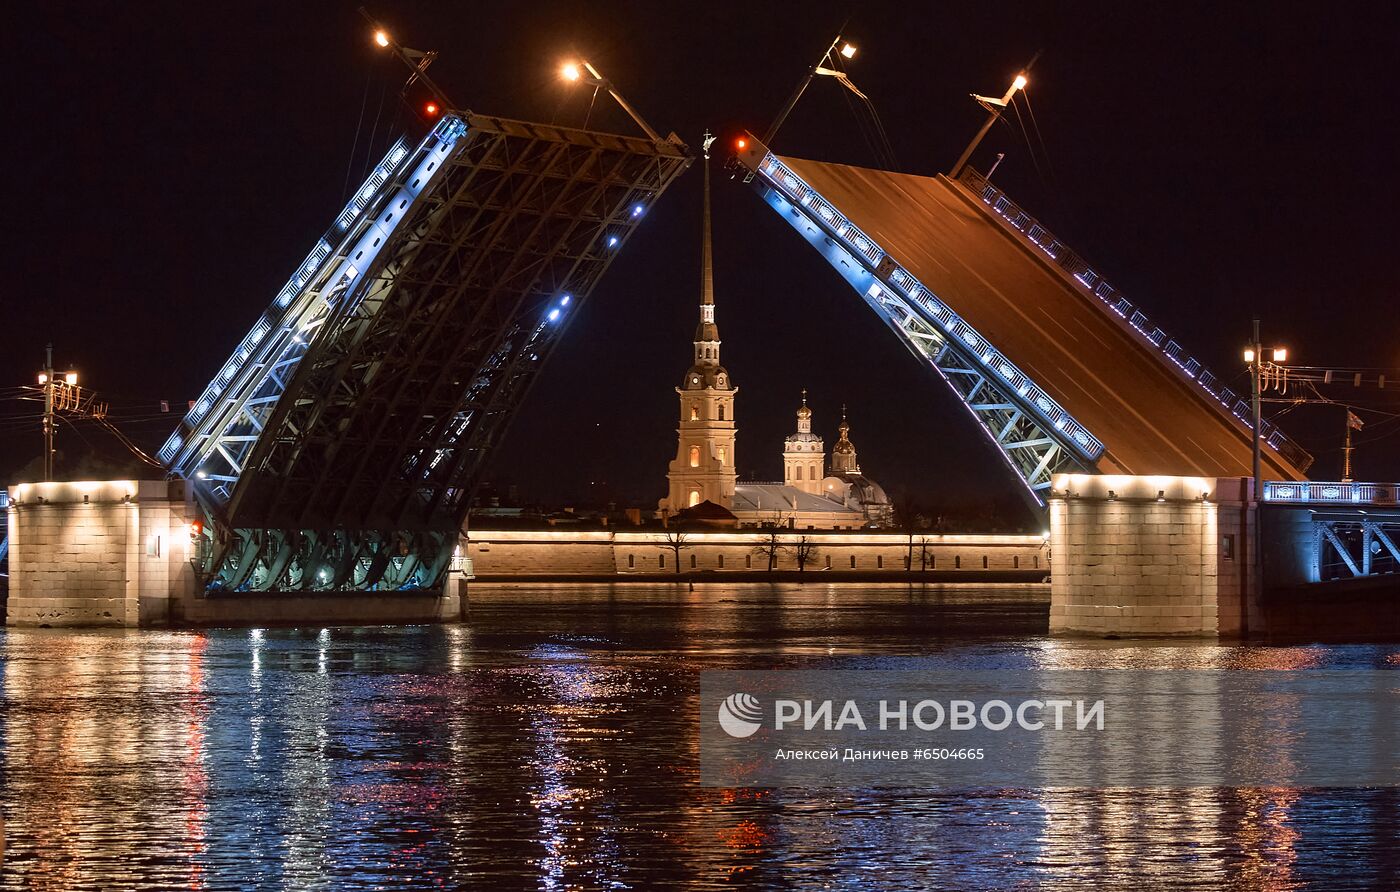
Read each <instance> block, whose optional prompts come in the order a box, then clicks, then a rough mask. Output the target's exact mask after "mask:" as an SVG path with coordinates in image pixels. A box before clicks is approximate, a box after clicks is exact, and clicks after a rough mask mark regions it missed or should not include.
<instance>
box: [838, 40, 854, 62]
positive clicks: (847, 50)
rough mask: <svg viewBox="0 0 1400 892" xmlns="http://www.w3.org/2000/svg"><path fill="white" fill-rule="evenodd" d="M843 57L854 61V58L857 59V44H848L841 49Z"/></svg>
mask: <svg viewBox="0 0 1400 892" xmlns="http://www.w3.org/2000/svg"><path fill="white" fill-rule="evenodd" d="M841 55H843V56H845V57H846V58H847V59H853V58H855V55H856V47H855V44H851V43H848V44H846V45H845V46H843V47H841Z"/></svg>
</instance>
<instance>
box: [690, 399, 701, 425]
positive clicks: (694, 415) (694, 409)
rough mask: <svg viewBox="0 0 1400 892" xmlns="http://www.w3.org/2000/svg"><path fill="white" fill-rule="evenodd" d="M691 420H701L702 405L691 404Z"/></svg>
mask: <svg viewBox="0 0 1400 892" xmlns="http://www.w3.org/2000/svg"><path fill="white" fill-rule="evenodd" d="M690 420H691V421H699V420H700V404H699V403H691V404H690Z"/></svg>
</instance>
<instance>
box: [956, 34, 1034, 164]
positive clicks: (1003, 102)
mask: <svg viewBox="0 0 1400 892" xmlns="http://www.w3.org/2000/svg"><path fill="white" fill-rule="evenodd" d="M1036 55H1037V56H1039V53H1037V54H1036ZM1034 64H1035V59H1031V64H1030V65H1027V66H1026V67H1025V69H1024V70H1022V71H1021V73H1020V74H1017V75H1016V78H1015V79H1014V80H1012V81H1011V86H1010V87H1008V88H1007V90H1006V95H1004V96H1002V97H1001V98H1000V99H997V98H996V97H994V96H979V95H977V94H976V93H973V94H971V95H972V98H973V99H976V100H977V104H978V105H981V106H982V107H983V108H985V109H986V110H987V120H986V121H984V122H983V123H982V129H981V130H978V131H977V135H976V136H974V137H973V138H972V142H970V143H968V144H967V148H965V149H963V153H962V154H961V155H959V156H958V160H957V163H955V164H954V165H953V169H952V170H950V171H948V177H949V178H950V179H957V177H958V174H959V173H961V172H962V169H963V167H965V166H966V165H967V159H969V158H971V157H972V153H973V152H974V151H976V149H977V146H978V145H980V144H981V142H982V137H984V136H986V135H987V131H989V130H991V129H992V125H993V124H995V123H996V122H997V120H998V119H999V118H1001V113H1002V112H1003V111H1004V110H1005V109H1006V107H1007V106H1008V105H1010V104H1011V100H1012V99H1014V98H1015V97H1016V94H1017V93H1019V92H1021V91H1022V90H1024V89H1025V88H1026V84H1028V83H1030V81H1029V80H1027V79H1026V72H1027V71H1030V70H1031V65H1034Z"/></svg>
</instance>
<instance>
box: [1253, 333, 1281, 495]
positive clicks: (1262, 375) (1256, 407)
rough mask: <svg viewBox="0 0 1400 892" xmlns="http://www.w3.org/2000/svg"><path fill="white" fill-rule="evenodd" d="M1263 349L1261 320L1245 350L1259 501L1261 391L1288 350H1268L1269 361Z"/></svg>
mask: <svg viewBox="0 0 1400 892" xmlns="http://www.w3.org/2000/svg"><path fill="white" fill-rule="evenodd" d="M1264 352H1265V351H1264V345H1263V344H1261V343H1260V341H1259V319H1258V317H1255V319H1254V338H1253V340H1252V341H1251V342H1250V345H1249V346H1248V347H1245V348H1244V361H1245V365H1247V366H1249V388H1250V405H1251V408H1252V412H1251V414H1252V415H1253V416H1254V438H1253V439H1254V498H1255V501H1258V500H1260V499H1262V498H1263V487H1264V484H1263V473H1262V471H1263V458H1262V451H1263V448H1262V444H1263V442H1264V430H1263V428H1264V423H1263V412H1262V409H1261V403H1262V397H1261V391H1262V390H1263V387H1264V382H1265V381H1267V380H1268V379H1269V378H1270V377H1271V376H1272V375H1274V374H1275V373H1277V372H1278V371H1280V369H1281V366H1282V364H1283V363H1285V362H1287V361H1288V348H1287V347H1270V348H1269V349H1268V355H1269V357H1270V358H1269V359H1268V360H1266V359H1265V358H1264Z"/></svg>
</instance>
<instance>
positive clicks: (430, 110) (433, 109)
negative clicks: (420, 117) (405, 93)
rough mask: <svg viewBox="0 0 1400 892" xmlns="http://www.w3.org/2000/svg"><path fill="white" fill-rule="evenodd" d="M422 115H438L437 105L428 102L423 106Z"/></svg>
mask: <svg viewBox="0 0 1400 892" xmlns="http://www.w3.org/2000/svg"><path fill="white" fill-rule="evenodd" d="M423 113H424V114H426V115H428V117H432V116H434V115H436V114H437V113H438V107H437V103H436V102H429V103H428V104H427V105H425V106H423Z"/></svg>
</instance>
